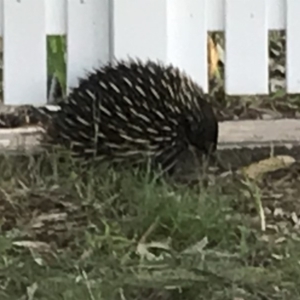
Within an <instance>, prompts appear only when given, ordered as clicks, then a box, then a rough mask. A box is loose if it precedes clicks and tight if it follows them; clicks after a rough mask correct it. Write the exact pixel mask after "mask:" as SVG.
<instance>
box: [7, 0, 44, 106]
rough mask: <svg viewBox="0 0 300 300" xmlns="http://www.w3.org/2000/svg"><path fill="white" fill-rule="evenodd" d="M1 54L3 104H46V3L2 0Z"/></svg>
mask: <svg viewBox="0 0 300 300" xmlns="http://www.w3.org/2000/svg"><path fill="white" fill-rule="evenodd" d="M3 5H4V6H3V16H4V20H3V55H4V68H3V69H4V74H3V86H4V101H5V104H10V105H16V104H17V105H21V104H29V103H30V104H32V105H43V104H45V103H46V101H47V89H46V82H47V60H46V29H45V28H46V26H45V23H46V22H45V20H46V19H45V1H43V0H26V1H17V0H4V3H3Z"/></svg>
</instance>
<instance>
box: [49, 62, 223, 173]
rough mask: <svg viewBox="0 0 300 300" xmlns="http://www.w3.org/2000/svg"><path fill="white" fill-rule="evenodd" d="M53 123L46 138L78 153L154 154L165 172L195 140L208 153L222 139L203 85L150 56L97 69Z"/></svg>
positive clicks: (139, 157) (119, 158) (118, 157)
mask: <svg viewBox="0 0 300 300" xmlns="http://www.w3.org/2000/svg"><path fill="white" fill-rule="evenodd" d="M43 110H44V111H46V112H47V111H48V113H50V111H49V110H48V109H47V108H44V109H43ZM50 115H51V114H50ZM50 123H51V125H50V126H49V127H48V128H47V131H46V137H47V142H48V143H49V142H50V143H52V144H61V145H64V146H66V147H68V148H69V149H71V150H72V151H73V153H74V154H75V155H76V156H79V157H83V158H92V157H94V158H97V160H98V161H101V160H103V161H104V160H106V161H111V162H118V163H125V162H130V163H133V164H139V163H142V162H145V161H146V160H147V159H150V161H151V162H152V164H153V165H155V166H160V167H161V168H162V169H163V170H166V171H167V170H171V169H172V168H173V166H174V165H175V164H176V162H177V161H178V159H179V155H180V154H181V153H182V152H183V151H184V150H186V149H187V148H188V147H189V146H190V145H192V146H194V147H195V148H197V149H198V150H200V151H202V152H203V153H205V154H209V153H210V151H212V152H214V151H215V150H216V147H217V142H218V122H217V120H216V117H215V115H214V112H213V109H212V107H211V105H210V103H208V102H207V100H206V96H205V95H204V93H203V91H202V89H201V87H200V86H199V85H198V84H196V83H195V82H194V81H193V80H192V79H191V78H190V77H189V76H188V75H186V74H185V73H184V72H183V71H181V70H179V69H178V68H177V67H174V66H172V65H163V64H162V63H158V62H154V61H151V60H148V61H146V62H142V61H140V60H133V59H129V60H128V61H124V60H122V61H116V62H115V63H114V64H108V65H106V66H104V67H102V68H99V69H97V70H94V71H93V72H91V73H90V74H88V76H86V78H83V79H81V80H80V83H79V85H78V86H77V87H76V88H74V89H73V90H72V91H71V93H70V94H69V96H68V98H67V99H66V101H64V102H61V103H60V104H59V110H58V112H57V113H55V114H53V113H52V117H51V122H50Z"/></svg>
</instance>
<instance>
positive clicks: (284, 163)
mask: <svg viewBox="0 0 300 300" xmlns="http://www.w3.org/2000/svg"><path fill="white" fill-rule="evenodd" d="M295 162H296V160H295V159H294V158H293V157H291V156H288V155H278V156H274V157H270V158H267V159H264V160H261V161H259V162H257V163H253V164H251V165H250V166H247V167H244V168H242V173H243V174H244V175H246V176H247V177H248V178H250V179H259V178H260V177H261V176H262V175H264V174H266V173H269V172H274V171H277V170H280V169H284V168H287V167H289V166H291V165H292V164H293V163H295Z"/></svg>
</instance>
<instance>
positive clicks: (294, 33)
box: [286, 0, 300, 93]
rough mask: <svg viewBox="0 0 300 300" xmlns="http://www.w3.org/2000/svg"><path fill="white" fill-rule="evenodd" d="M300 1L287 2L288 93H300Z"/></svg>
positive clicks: (288, 0)
mask: <svg viewBox="0 0 300 300" xmlns="http://www.w3.org/2000/svg"><path fill="white" fill-rule="evenodd" d="M299 14H300V1H299V0H287V32H286V33H287V37H286V39H287V58H286V79H287V92H288V93H300V36H299V30H300V15H299Z"/></svg>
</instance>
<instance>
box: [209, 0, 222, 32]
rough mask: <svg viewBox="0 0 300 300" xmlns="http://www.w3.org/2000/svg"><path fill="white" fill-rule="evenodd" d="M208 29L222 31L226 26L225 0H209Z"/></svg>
mask: <svg viewBox="0 0 300 300" xmlns="http://www.w3.org/2000/svg"><path fill="white" fill-rule="evenodd" d="M206 6H207V9H206V14H207V29H208V30H210V31H221V30H224V28H225V0H207V1H206Z"/></svg>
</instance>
